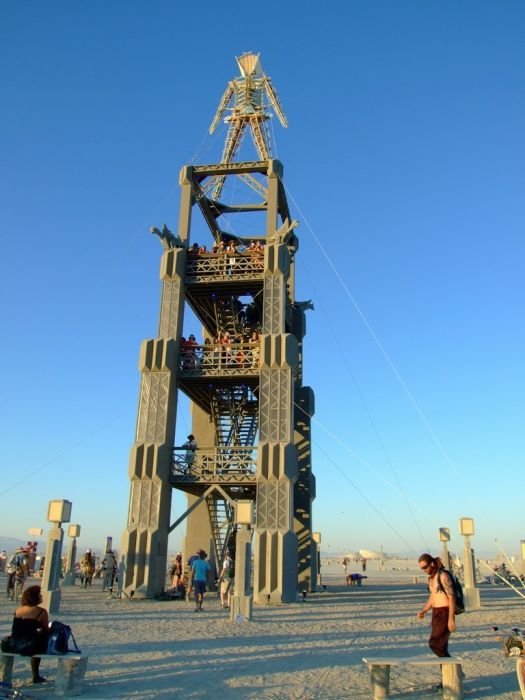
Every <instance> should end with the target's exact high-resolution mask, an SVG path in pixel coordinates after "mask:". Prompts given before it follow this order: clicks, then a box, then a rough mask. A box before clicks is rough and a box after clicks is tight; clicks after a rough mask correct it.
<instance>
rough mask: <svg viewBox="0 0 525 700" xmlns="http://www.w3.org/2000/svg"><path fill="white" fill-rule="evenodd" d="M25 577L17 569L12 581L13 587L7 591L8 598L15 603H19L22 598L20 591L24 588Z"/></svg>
mask: <svg viewBox="0 0 525 700" xmlns="http://www.w3.org/2000/svg"><path fill="white" fill-rule="evenodd" d="M24 583H25V577H24V572H23V571H22V570H21V569H17V571H16V572H15V576H14V579H13V586H12V588H10V589H9V598H10V599H11V600H14V601H15V602H17V603H18V602H19V601H20V599H21V598H22V589H23V588H24Z"/></svg>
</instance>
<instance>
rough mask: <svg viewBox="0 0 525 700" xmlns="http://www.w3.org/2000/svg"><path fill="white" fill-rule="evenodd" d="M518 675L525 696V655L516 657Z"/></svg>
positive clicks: (524, 696)
mask: <svg viewBox="0 0 525 700" xmlns="http://www.w3.org/2000/svg"><path fill="white" fill-rule="evenodd" d="M516 675H517V676H518V683H519V685H520V691H521V697H522V698H525V656H519V657H518V658H517V659H516Z"/></svg>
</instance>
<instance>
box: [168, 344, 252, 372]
mask: <svg viewBox="0 0 525 700" xmlns="http://www.w3.org/2000/svg"><path fill="white" fill-rule="evenodd" d="M260 355H261V346H260V342H259V341H256V342H255V343H231V344H226V345H223V344H222V343H205V344H204V345H189V346H186V347H183V348H182V350H181V353H180V357H179V370H180V374H181V375H182V376H188V377H198V376H206V375H210V376H228V375H232V374H255V373H258V372H259V365H260Z"/></svg>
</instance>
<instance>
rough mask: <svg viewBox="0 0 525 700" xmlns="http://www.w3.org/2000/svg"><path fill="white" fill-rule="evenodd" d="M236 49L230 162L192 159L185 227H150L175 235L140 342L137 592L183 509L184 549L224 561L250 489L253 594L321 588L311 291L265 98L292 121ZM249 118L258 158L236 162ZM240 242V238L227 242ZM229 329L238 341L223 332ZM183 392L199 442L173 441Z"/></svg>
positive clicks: (160, 581)
mask: <svg viewBox="0 0 525 700" xmlns="http://www.w3.org/2000/svg"><path fill="white" fill-rule="evenodd" d="M237 61H238V64H239V67H240V69H241V75H240V76H239V77H238V78H236V79H235V80H234V81H232V82H231V83H230V84H229V88H228V89H227V91H226V93H225V94H224V96H223V99H222V101H221V104H220V105H219V110H218V113H217V114H218V116H216V118H215V120H214V122H213V123H212V128H211V130H213V129H214V128H215V126H216V124H217V121H218V119H220V117H221V116H222V114H223V112H224V110H225V109H226V108H227V105H228V104H229V102H230V100H232V99H233V100H234V107H233V108H232V114H231V115H230V117H227V118H226V120H225V121H227V122H229V125H230V129H229V132H228V136H227V139H226V146H225V150H224V152H223V159H222V162H221V163H218V164H214V165H193V166H186V167H184V168H183V169H182V171H181V176H180V188H181V200H180V213H179V224H178V230H177V235H176V236H174V235H173V234H172V233H171V232H170V231H169V230H168V229H167V228H166V227H164V229H163V230H162V231H158V230H156V229H154V231H155V232H156V233H158V234H159V235H160V237H161V240H162V243H163V246H164V253H163V256H162V261H161V279H162V299H161V308H160V320H159V331H158V337H157V338H155V339H151V340H146V341H144V343H143V345H142V348H141V353H140V370H141V374H142V379H141V388H140V400H139V408H138V419H137V432H136V439H135V443H134V445H133V447H132V450H131V457H130V467H129V473H130V479H131V495H130V505H129V516H128V524H127V528H126V531H125V533H124V537H123V545H122V551H123V553H124V555H125V564H126V567H125V581H124V590H125V591H126V592H127V593H128V594H131V593H133V595H135V596H138V597H152V596H154V595H156V594H157V593H159V592H160V591H162V590H163V588H164V584H165V577H166V562H167V547H168V535H169V533H170V532H171V531H173V529H174V528H175V527H177V526H178V525H180V524H181V522H183V521H184V520H186V524H187V528H186V532H187V534H186V539H185V553H184V554H185V557H186V558H188V557H189V556H190V555H191V554H192V553H193V552H195V551H196V549H197V548H199V547H203V548H205V549H207V551H208V552H210V553H211V555H212V559H214V560H215V561H216V562H220V561H222V557H223V555H224V551H225V549H226V548H227V547H230V548H231V547H233V543H234V534H235V527H236V526H235V506H236V502H237V501H239V500H246V499H249V500H253V501H254V502H255V513H256V515H255V523H254V533H255V542H254V566H255V570H254V602H255V603H257V602H264V603H268V602H273V603H281V602H292V601H295V599H296V591H297V588H298V586H299V587H300V588H301V589H304V588H305V587H308V588H310V589H311V590H313V589H314V587H315V581H316V566H317V562H316V546H315V543H314V542H313V540H312V518H311V516H312V501H313V499H314V497H315V480H314V477H313V475H312V470H311V439H310V432H311V426H310V417H311V416H312V415H313V411H314V399H313V392H312V391H311V389H310V388H308V387H305V386H303V384H302V367H303V338H304V335H305V332H306V326H305V309H306V308H308V307H309V306H311V305H309V304H308V303H298V302H297V301H296V300H295V284H294V282H295V256H296V254H297V250H298V239H297V236H296V235H295V233H294V228H295V226H296V223H297V222H294V221H292V219H291V216H290V212H289V209H288V204H287V201H286V193H285V189H284V185H283V168H282V165H281V163H280V162H279V161H278V160H275V159H272V158H271V157H270V151H269V141H268V140H265V141H264V144H265V147H266V149H267V150H266V151H264V150H261V148H260V147H259V146H258V145H257V144H258V138H259V134H261V133H263V132H262V127H263V126H264V123H265V122H266V120H267V119H268V118H269V113H268V111H267V106H266V105H265V103H264V102H265V99H266V98H268V99H269V101H270V106H273V108H274V109H277V110H279V111H278V114H279V112H280V114H281V116H282V120H284V114H283V113H282V110H281V108H280V105H279V103H278V101H277V96H276V93H275V91H274V90H273V88H271V83H270V82H269V79H268V78H267V77H266V76H265V75H264V74H263V73H262V69H261V66H260V62H259V57H258V56H255V55H254V54H244V55H243V56H241V57H239V58H238V59H237ZM268 86H270V88H269V87H268ZM243 87H244V88H245V89H244V91H243V89H242V88H243ZM247 95H248V98H247V97H246V96H247ZM250 96H251V97H250ZM265 96H266V98H265ZM250 100H251V102H250ZM243 119H244V121H243ZM284 123H285V122H284ZM248 131H251V133H252V137H253V140H254V144H255V147H256V151H257V156H258V157H259V160H250V161H246V160H244V161H238V162H237V161H235V162H234V161H233V160H232V158H233V156H235V155H236V154H237V153H238V151H239V146H240V141H241V139H242V135H243V134H244V133H246V132H248ZM266 133H267V132H266ZM232 139H233V141H234V142H232ZM228 143H229V145H228ZM232 143H233V145H232ZM263 155H264V156H265V157H264V158H263V157H262V156H263ZM230 185H231V186H230ZM233 193H234V196H235V199H234V198H233ZM221 195H224V196H223V197H222V201H221V200H219V196H221ZM227 199H228V203H226V200H227ZM197 216H198V220H197ZM232 222H234V223H232ZM202 223H204V224H205V226H203V225H202ZM193 230H196V231H199V233H198V236H199V239H200V240H199V243H201V244H202V243H207V246H208V248H209V247H210V245H211V243H213V245H214V252H205V253H204V252H201V253H196V252H193V245H194V243H195V241H194V239H195V238H196V236H197V234H193ZM203 230H206V232H207V233H206V235H205V237H206V240H204V241H203V238H202V237H203ZM233 231H235V233H234V232H233ZM231 241H233V245H234V252H232V250H233V248H231V249H230V252H223V246H224V247H227V244H228V243H229V242H231ZM210 242H211V243H210ZM259 246H262V250H261V249H259V250H257V248H258V247H259ZM190 310H191V313H193V314H194V315H195V316H196V317H197V319H198V321H199V322H200V324H201V326H202V332H203V340H202V341H200V342H197V343H196V344H188V343H187V342H183V339H182V335H183V333H182V328H183V321H184V316H185V314H186V313H188V312H189V311H190ZM219 334H222V336H223V338H224V337H226V338H228V337H229V339H230V341H231V339H233V340H234V342H226V343H221V344H219V343H216V342H214V341H215V339H216V338H217V336H218V335H219ZM225 334H228V335H227V336H225ZM178 392H183V393H184V394H185V395H186V396H187V397H188V398H189V399H190V402H191V414H192V415H191V420H192V429H191V432H192V433H193V434H194V435H195V436H196V438H197V443H198V449H197V450H196V451H195V453H193V454H192V453H188V452H187V451H186V450H181V449H177V448H176V447H174V445H175V426H176V421H177V415H176V407H177V394H178ZM173 488H176V489H179V490H182V491H184V492H186V493H187V495H188V507H187V510H186V511H185V512H184V513H181V514H180V517H178V518H176V520H175V521H174V522H171V521H170V509H171V493H172V489H173ZM219 566H220V564H219Z"/></svg>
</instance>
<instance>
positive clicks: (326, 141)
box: [0, 0, 525, 553]
mask: <svg viewBox="0 0 525 700" xmlns="http://www.w3.org/2000/svg"><path fill="white" fill-rule="evenodd" d="M177 5H179V4H178V3H171V2H164V1H161V0H159V1H158V2H153V3H142V2H125V3H124V2H113V3H102V2H99V1H98V2H97V1H93V2H90V3H73V4H72V3H69V2H65V1H63V2H60V1H57V2H50V3H37V2H24V3H20V2H14V1H9V0H6V2H4V3H2V5H1V7H0V85H1V86H2V109H1V110H0V152H1V159H0V185H1V187H0V231H1V240H2V255H1V256H0V269H1V275H0V292H1V295H2V317H3V318H2V344H1V351H0V352H1V359H2V367H3V370H4V371H3V378H2V395H3V401H2V402H1V404H0V425H1V426H2V450H1V456H0V513H1V524H0V534H2V535H9V536H14V537H22V538H23V537H25V536H26V533H27V529H28V528H29V527H44V528H46V527H47V524H46V522H45V513H46V507H47V502H48V500H50V499H52V498H68V499H70V500H72V501H73V504H74V505H73V521H74V522H78V523H80V524H81V525H82V528H83V530H82V535H81V539H80V546H83V545H85V546H95V547H96V546H99V547H101V546H102V543H103V541H104V538H105V536H106V535H112V536H113V537H114V538H115V539H116V540H117V541H118V540H119V539H120V535H121V533H122V531H123V529H124V526H125V521H126V514H127V506H128V495H129V482H128V476H127V462H128V454H129V449H130V446H131V444H132V440H133V436H134V427H135V419H136V408H137V397H138V386H139V374H138V371H137V360H138V352H139V346H140V343H141V341H142V340H143V339H144V338H149V337H154V336H155V334H156V329H157V320H158V304H159V297H160V282H159V278H158V271H159V262H160V255H161V248H160V245H159V243H158V241H157V240H156V239H154V238H153V237H152V236H151V235H150V234H149V231H148V230H149V227H150V226H152V225H158V226H160V225H161V224H162V223H164V222H166V223H167V224H168V225H169V226H170V227H171V228H172V229H176V224H177V216H178V205H179V192H178V173H179V170H180V168H181V167H182V166H183V165H184V164H186V163H189V162H190V161H193V160H194V161H195V162H198V163H211V162H217V161H218V160H219V157H220V153H221V151H222V144H223V138H224V130H222V131H221V130H218V133H216V134H214V135H213V136H212V137H209V136H208V135H207V129H208V126H209V124H210V122H211V120H212V117H213V115H214V113H215V110H216V108H217V105H218V102H219V99H220V97H221V95H222V92H223V90H224V88H225V86H226V83H227V81H228V80H230V79H232V78H233V77H234V76H235V75H236V73H237V67H236V64H235V60H234V56H235V55H240V54H241V53H243V52H244V51H256V52H260V53H261V60H262V64H263V67H264V69H265V71H266V72H267V74H268V75H270V76H271V78H272V80H273V83H274V85H275V86H276V88H277V90H278V93H279V96H280V99H281V102H282V105H283V108H284V111H285V113H286V116H287V118H288V121H289V128H288V129H287V130H283V129H282V128H281V127H280V125H279V124H278V123H277V120H275V124H274V127H275V128H274V131H275V139H276V150H277V155H278V157H279V158H280V160H281V161H282V162H283V163H284V167H285V183H286V187H287V189H288V195H289V201H290V205H291V208H292V211H293V214H294V216H295V217H296V218H297V219H298V220H299V221H300V227H299V228H298V229H297V234H298V236H299V237H300V245H301V247H300V252H299V257H298V265H297V271H298V278H297V298H298V299H310V298H312V299H313V301H314V304H315V312H313V313H312V312H309V315H308V318H307V323H308V335H307V338H306V349H305V383H306V384H308V385H310V386H312V387H313V388H314V390H315V393H316V414H315V421H314V443H313V464H314V471H315V474H316V478H317V500H316V501H315V504H314V529H316V530H319V531H321V532H322V535H323V549H327V550H328V551H337V550H345V549H347V550H354V549H357V548H361V547H365V548H368V549H378V548H379V547H380V546H381V545H382V546H383V547H384V549H385V551H387V552H388V551H393V552H399V551H407V550H411V551H413V552H416V553H417V552H420V551H424V550H426V549H427V548H430V549H431V550H433V551H435V550H437V549H438V547H439V544H438V542H437V530H438V528H439V527H440V526H448V527H450V528H451V530H452V547H453V548H455V549H458V548H460V547H461V546H462V543H461V541H460V539H461V538H460V537H459V536H458V534H457V520H458V518H459V517H460V516H471V517H474V518H475V521H476V527H477V532H476V538H475V540H474V545H475V546H476V547H477V548H479V549H480V550H487V551H490V550H495V549H497V545H496V544H495V542H494V540H495V539H496V538H497V539H498V541H499V544H500V546H502V547H504V548H505V549H506V550H507V551H509V552H515V551H517V549H518V543H519V540H520V539H521V538H524V537H525V531H524V530H523V529H522V523H521V516H520V515H519V514H520V513H521V511H522V509H523V506H522V501H523V498H522V494H521V483H522V477H521V474H522V473H523V468H524V454H525V431H524V430H523V425H524V422H525V371H524V363H523V358H524V356H525V330H524V324H523V307H524V298H525V293H524V283H523V269H524V262H525V244H524V237H523V230H524V221H525V204H524V195H523V193H524V185H525V166H524V163H525V153H524V151H525V143H524V136H523V123H524V116H525V114H524V112H525V86H524V82H523V67H524V65H525V44H524V42H523V33H522V28H523V26H524V22H525V5H523V3H522V2H517V1H516V2H513V1H508V2H483V1H476V2H460V3H458V2H452V1H447V0H445V1H443V0H439V1H438V0H429V1H427V2H424V3H422V2H420V1H419V0H417V1H416V0H414V1H409V0H407V1H398V2H387V1H384V2H379V1H374V0H369V1H367V2H356V1H354V0H350V1H349V2H333V1H328V2H326V3H323V4H322V6H321V5H319V4H317V5H315V6H314V5H313V4H312V5H311V6H310V7H309V6H308V4H306V5H305V3H297V2H290V3H277V2H274V1H273V0H272V1H271V2H268V3H265V5H264V6H261V5H257V4H245V5H243V6H242V12H241V11H239V7H240V6H239V4H238V3H232V2H228V1H226V2H223V3H221V4H220V6H213V7H212V6H209V5H208V4H207V3H201V4H200V5H198V6H197V5H195V6H193V7H190V5H189V4H188V3H186V5H185V6H184V7H182V9H181V8H179V7H177ZM186 331H187V332H196V331H198V328H193V327H191V320H190V319H189V318H188V323H187V324H186ZM178 427H179V435H180V436H184V435H186V433H187V431H188V429H189V427H190V423H189V415H188V414H187V412H186V413H185V412H184V411H183V410H182V409H181V410H180V411H179V425H178ZM183 508H184V498H183V497H182V496H181V495H179V494H176V495H175V498H174V505H173V512H174V515H177V514H180V512H181V511H182V509H183ZM179 542H180V534H178V533H174V535H173V537H172V540H170V544H172V546H173V547H174V548H175V547H177V546H179Z"/></svg>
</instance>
